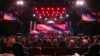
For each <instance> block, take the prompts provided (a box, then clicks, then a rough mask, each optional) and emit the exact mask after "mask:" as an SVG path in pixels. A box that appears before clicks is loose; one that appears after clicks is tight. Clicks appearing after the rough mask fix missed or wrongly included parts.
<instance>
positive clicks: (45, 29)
mask: <svg viewBox="0 0 100 56" xmlns="http://www.w3.org/2000/svg"><path fill="white" fill-rule="evenodd" d="M31 33H44V34H47V33H59V34H60V33H69V30H68V29H67V26H66V25H65V24H36V29H35V30H31Z"/></svg>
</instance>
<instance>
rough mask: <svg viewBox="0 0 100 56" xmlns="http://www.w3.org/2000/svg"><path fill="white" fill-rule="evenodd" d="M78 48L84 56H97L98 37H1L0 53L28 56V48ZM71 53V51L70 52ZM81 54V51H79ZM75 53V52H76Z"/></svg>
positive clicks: (98, 51) (99, 45)
mask: <svg viewBox="0 0 100 56" xmlns="http://www.w3.org/2000/svg"><path fill="white" fill-rule="evenodd" d="M31 47H33V48H34V47H39V49H42V48H44V47H47V48H49V47H53V48H55V49H56V48H58V47H59V48H67V49H73V48H76V49H77V48H80V49H82V50H85V49H86V50H85V51H84V52H83V53H81V54H80V53H79V54H80V55H84V56H99V54H100V36H99V35H98V36H56V37H53V36H47V35H45V36H39V35H34V36H1V37H0V53H1V54H3V53H12V54H14V55H15V56H30V54H29V51H30V50H29V48H31ZM70 52H72V51H70ZM80 52H81V51H80ZM76 53H77V52H76ZM68 55H69V54H68Z"/></svg>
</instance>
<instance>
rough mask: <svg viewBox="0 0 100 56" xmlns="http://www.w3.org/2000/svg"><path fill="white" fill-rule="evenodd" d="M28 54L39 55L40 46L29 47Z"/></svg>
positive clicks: (31, 55) (30, 55)
mask: <svg viewBox="0 0 100 56" xmlns="http://www.w3.org/2000/svg"><path fill="white" fill-rule="evenodd" d="M28 52H29V56H34V55H40V53H41V50H40V47H30V48H29V49H28Z"/></svg>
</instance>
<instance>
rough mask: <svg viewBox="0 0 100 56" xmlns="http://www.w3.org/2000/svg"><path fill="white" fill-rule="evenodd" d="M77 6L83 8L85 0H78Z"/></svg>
mask: <svg viewBox="0 0 100 56" xmlns="http://www.w3.org/2000/svg"><path fill="white" fill-rule="evenodd" d="M76 5H78V6H83V5H84V1H83V0H77V1H76Z"/></svg>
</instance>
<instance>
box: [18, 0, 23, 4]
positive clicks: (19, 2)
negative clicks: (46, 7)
mask: <svg viewBox="0 0 100 56" xmlns="http://www.w3.org/2000/svg"><path fill="white" fill-rule="evenodd" d="M16 4H17V5H24V1H23V0H18V1H17V2H16Z"/></svg>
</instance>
